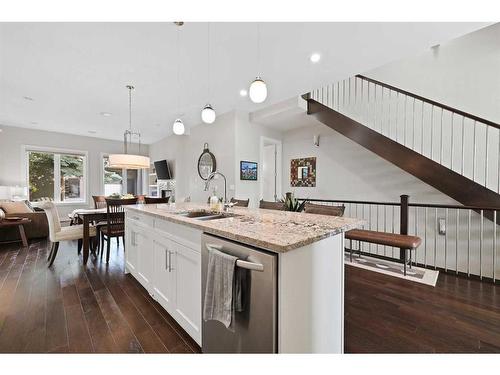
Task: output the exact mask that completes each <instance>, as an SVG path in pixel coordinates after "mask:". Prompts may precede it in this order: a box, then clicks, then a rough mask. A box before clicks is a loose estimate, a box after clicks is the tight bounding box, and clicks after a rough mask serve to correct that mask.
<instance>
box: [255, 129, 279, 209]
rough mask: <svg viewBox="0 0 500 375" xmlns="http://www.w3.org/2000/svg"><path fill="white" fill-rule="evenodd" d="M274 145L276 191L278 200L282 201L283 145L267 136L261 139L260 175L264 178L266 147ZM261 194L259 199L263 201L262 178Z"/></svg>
mask: <svg viewBox="0 0 500 375" xmlns="http://www.w3.org/2000/svg"><path fill="white" fill-rule="evenodd" d="M272 144H274V145H275V147H276V153H275V162H276V166H275V189H276V199H277V200H279V199H281V195H282V193H281V188H282V184H281V181H282V160H283V144H282V142H281V140H279V139H274V138H269V137H265V136H261V137H260V163H259V175H260V176H263V163H264V147H265V146H268V145H272ZM259 180H260V183H259V185H260V193H259V199H262V197H263V196H264V179H263V178H262V177H261V178H260V179H259Z"/></svg>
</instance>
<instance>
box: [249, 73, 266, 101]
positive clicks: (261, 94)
mask: <svg viewBox="0 0 500 375" xmlns="http://www.w3.org/2000/svg"><path fill="white" fill-rule="evenodd" d="M248 94H249V96H250V100H251V101H252V102H254V103H263V102H264V101H265V100H266V98H267V85H266V83H265V82H264V81H263V80H262V79H261V78H260V77H257V78H255V80H254V81H253V82H252V83H251V84H250V89H249V90H248Z"/></svg>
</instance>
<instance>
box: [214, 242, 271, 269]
mask: <svg viewBox="0 0 500 375" xmlns="http://www.w3.org/2000/svg"><path fill="white" fill-rule="evenodd" d="M205 246H206V247H207V249H210V250H218V251H222V252H224V249H223V247H222V245H215V244H208V243H207V244H205ZM236 267H240V268H244V269H246V270H251V271H257V272H264V265H263V264H260V263H254V262H247V261H246V260H241V259H238V260H236Z"/></svg>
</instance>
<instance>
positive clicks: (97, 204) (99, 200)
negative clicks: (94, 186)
mask: <svg viewBox="0 0 500 375" xmlns="http://www.w3.org/2000/svg"><path fill="white" fill-rule="evenodd" d="M92 199H93V200H94V208H95V209H96V210H97V209H100V208H106V196H105V195H92ZM105 225H106V220H101V221H99V222H98V223H95V226H96V228H97V239H98V241H97V244H98V246H97V251H101V250H102V249H101V246H100V245H99V244H100V243H101V244H102V241H101V229H102V228H103V227H104V226H105Z"/></svg>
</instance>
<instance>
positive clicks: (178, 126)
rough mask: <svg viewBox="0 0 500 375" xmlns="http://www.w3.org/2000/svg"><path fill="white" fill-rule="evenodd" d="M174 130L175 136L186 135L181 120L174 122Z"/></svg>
mask: <svg viewBox="0 0 500 375" xmlns="http://www.w3.org/2000/svg"><path fill="white" fill-rule="evenodd" d="M172 130H173V132H174V134H175V135H183V134H184V131H185V129H184V123H183V122H182V120H181V119H180V118H178V119H177V120H175V121H174V125H173V126H172Z"/></svg>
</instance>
